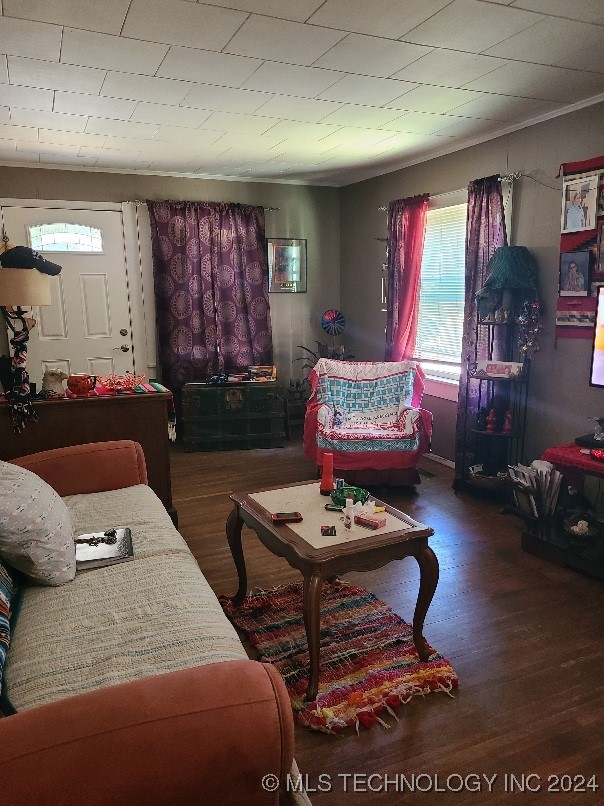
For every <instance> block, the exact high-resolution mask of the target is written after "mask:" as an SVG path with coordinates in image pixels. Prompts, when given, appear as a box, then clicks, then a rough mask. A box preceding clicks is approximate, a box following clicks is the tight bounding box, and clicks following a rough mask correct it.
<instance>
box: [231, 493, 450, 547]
mask: <svg viewBox="0 0 604 806" xmlns="http://www.w3.org/2000/svg"><path fill="white" fill-rule="evenodd" d="M319 486H320V485H319V482H311V483H303V484H296V485H291V486H288V487H281V488H278V489H269V490H263V491H260V492H254V493H233V494H232V495H231V498H232V499H233V501H236V502H237V503H238V504H239V505H240V506H241V507H242V508H243V509H244V510H245V511H246V512H248V513H250V514H252V515H253V516H254V517H255V518H256V519H257V520H258V522H259V523H260V524H261V525H262V526H263V527H264V528H266V529H268V530H269V531H270V532H272V533H273V535H275V536H276V537H278V538H279V540H281V541H282V542H283V543H286V544H289V545H291V546H292V547H293V548H295V549H296V550H297V551H298V552H299V553H302V554H303V555H306V556H307V557H315V558H316V559H321V558H323V557H325V556H326V555H330V554H334V553H337V554H348V553H356V552H360V551H366V550H368V549H372V548H379V547H381V546H385V545H390V544H395V543H401V542H404V541H407V540H412V539H414V538H419V537H430V536H431V535H433V534H434V531H433V529H431V528H430V527H429V526H426V525H425V524H423V523H419V522H418V521H415V520H413V518H411V517H409V515H405V514H404V513H403V512H400V511H399V510H397V509H395V508H394V507H391V506H389V505H388V504H385V503H384V502H383V501H379V500H378V499H375V502H376V505H377V506H383V507H385V510H386V511H385V512H383V513H380V514H382V515H384V516H385V517H386V525H385V526H383V527H381V528H380V529H374V530H372V529H367V528H365V527H363V526H358V525H357V524H353V526H352V529H350V530H347V529H345V528H344V523H343V521H342V520H341V519H342V517H343V513H342V512H329V511H328V510H326V509H325V504H326V503H329V502H331V498H329V497H328V496H323V495H321V493H320V492H319ZM372 497H373V496H372ZM292 511H296V512H300V513H301V515H302V518H303V520H302V521H300V523H288V524H282V525H275V524H273V523H272V521H271V513H273V512H292ZM321 526H335V527H336V536H335V537H327V536H324V535H322V534H321Z"/></svg>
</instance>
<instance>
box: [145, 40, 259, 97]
mask: <svg viewBox="0 0 604 806" xmlns="http://www.w3.org/2000/svg"><path fill="white" fill-rule="evenodd" d="M261 64H262V59H249V58H247V57H246V56H231V55H230V54H228V53H215V52H212V51H210V50H197V49H195V48H179V47H176V46H175V45H172V46H171V47H170V50H169V51H168V53H167V55H166V58H165V59H164V60H163V62H162V63H161V65H160V67H159V69H158V70H157V75H158V76H164V77H165V78H180V79H183V80H185V81H203V82H204V83H206V84H220V85H221V86H223V87H239V86H241V84H243V82H244V81H245V80H246V78H249V77H250V76H251V75H252V73H253V72H254V70H256V69H257V68H258V67H260V65H261Z"/></svg>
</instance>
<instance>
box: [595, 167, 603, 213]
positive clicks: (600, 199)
mask: <svg viewBox="0 0 604 806" xmlns="http://www.w3.org/2000/svg"><path fill="white" fill-rule="evenodd" d="M596 214H597V215H598V216H604V174H600V181H599V182H598V209H597V210H596Z"/></svg>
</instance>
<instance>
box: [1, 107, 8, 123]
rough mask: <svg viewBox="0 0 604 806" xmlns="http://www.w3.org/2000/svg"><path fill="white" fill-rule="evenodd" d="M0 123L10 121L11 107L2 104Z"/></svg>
mask: <svg viewBox="0 0 604 806" xmlns="http://www.w3.org/2000/svg"><path fill="white" fill-rule="evenodd" d="M0 123H1V124H8V123H10V109H9V108H8V106H0Z"/></svg>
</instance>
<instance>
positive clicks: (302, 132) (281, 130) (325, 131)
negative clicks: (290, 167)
mask: <svg viewBox="0 0 604 806" xmlns="http://www.w3.org/2000/svg"><path fill="white" fill-rule="evenodd" d="M340 129H341V126H328V125H326V124H324V123H297V122H296V121H293V120H282V121H280V122H279V123H277V124H276V125H275V126H274V127H273V128H272V129H271V130H270V132H268V134H270V135H271V136H272V137H279V138H280V139H281V140H286V139H295V138H298V139H300V140H301V141H303V142H305V143H311V142H313V143H316V142H318V141H319V140H323V139H324V138H325V137H328V136H329V135H330V134H335V133H336V132H338V131H339V130H340Z"/></svg>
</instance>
